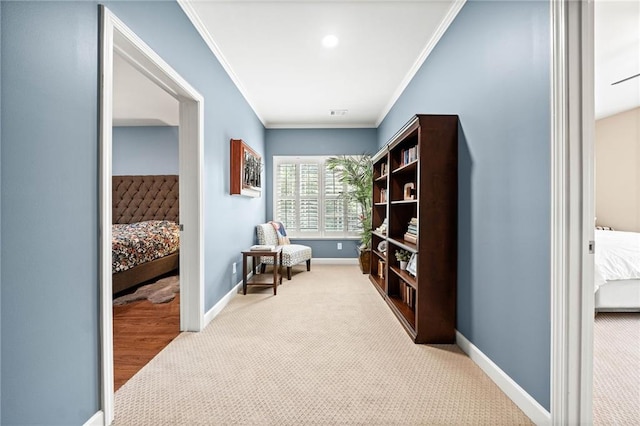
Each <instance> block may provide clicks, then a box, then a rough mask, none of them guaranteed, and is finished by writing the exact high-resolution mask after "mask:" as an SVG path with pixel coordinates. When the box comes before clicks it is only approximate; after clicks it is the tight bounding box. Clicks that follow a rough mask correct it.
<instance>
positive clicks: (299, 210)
mask: <svg viewBox="0 0 640 426" xmlns="http://www.w3.org/2000/svg"><path fill="white" fill-rule="evenodd" d="M328 158H329V157H326V156H306V157H297V156H274V157H273V183H272V185H273V194H274V195H273V220H276V221H280V222H282V223H283V224H284V226H285V228H286V230H287V234H290V236H291V237H293V238H296V237H297V238H304V237H308V238H325V237H326V238H352V237H358V236H359V231H360V229H361V226H360V213H361V212H360V208H359V206H358V204H357V203H356V202H347V201H346V200H345V199H344V198H343V197H342V195H343V194H344V193H345V192H346V191H351V192H353V189H352V188H348V187H347V186H346V185H345V184H342V183H340V177H341V176H340V173H341V172H340V171H338V170H336V171H331V170H329V168H328V166H327V159H328Z"/></svg>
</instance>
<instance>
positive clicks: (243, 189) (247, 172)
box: [229, 139, 263, 197]
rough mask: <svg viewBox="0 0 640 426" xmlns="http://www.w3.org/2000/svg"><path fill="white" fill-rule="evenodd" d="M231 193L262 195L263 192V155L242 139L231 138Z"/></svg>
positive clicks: (251, 195) (250, 195) (249, 195)
mask: <svg viewBox="0 0 640 426" xmlns="http://www.w3.org/2000/svg"><path fill="white" fill-rule="evenodd" d="M230 151H231V165H230V168H229V169H230V172H231V176H230V184H229V187H230V188H229V189H230V191H229V193H230V194H231V195H244V196H247V197H260V194H261V192H262V170H263V165H262V157H261V156H260V155H259V154H258V153H257V152H255V151H254V150H253V149H251V148H250V147H249V146H248V145H247V144H245V143H244V142H243V141H242V139H231V150H230Z"/></svg>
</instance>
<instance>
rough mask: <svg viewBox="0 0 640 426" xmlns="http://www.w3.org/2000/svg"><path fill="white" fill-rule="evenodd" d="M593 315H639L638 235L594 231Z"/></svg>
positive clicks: (639, 259) (639, 254) (639, 244)
mask: <svg viewBox="0 0 640 426" xmlns="http://www.w3.org/2000/svg"><path fill="white" fill-rule="evenodd" d="M595 240H596V252H595V271H594V272H595V273H594V281H595V308H596V311H620V312H630V311H640V233H637V232H622V231H603V230H599V229H597V230H596V231H595Z"/></svg>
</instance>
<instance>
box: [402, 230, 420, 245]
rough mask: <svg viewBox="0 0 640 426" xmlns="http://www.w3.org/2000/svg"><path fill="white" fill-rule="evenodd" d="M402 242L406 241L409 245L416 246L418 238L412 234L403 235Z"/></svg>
mask: <svg viewBox="0 0 640 426" xmlns="http://www.w3.org/2000/svg"><path fill="white" fill-rule="evenodd" d="M404 240H405V241H408V242H410V243H413V244H418V237H417V236H416V235H413V234H408V233H405V234H404Z"/></svg>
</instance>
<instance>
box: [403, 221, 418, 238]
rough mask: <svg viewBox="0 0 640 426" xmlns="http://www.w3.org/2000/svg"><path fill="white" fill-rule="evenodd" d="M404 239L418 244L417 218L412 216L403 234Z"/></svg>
mask: <svg viewBox="0 0 640 426" xmlns="http://www.w3.org/2000/svg"><path fill="white" fill-rule="evenodd" d="M404 239H405V241H408V242H410V243H413V244H418V218H417V217H412V218H411V220H410V221H409V226H408V227H407V232H405V234H404Z"/></svg>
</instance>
